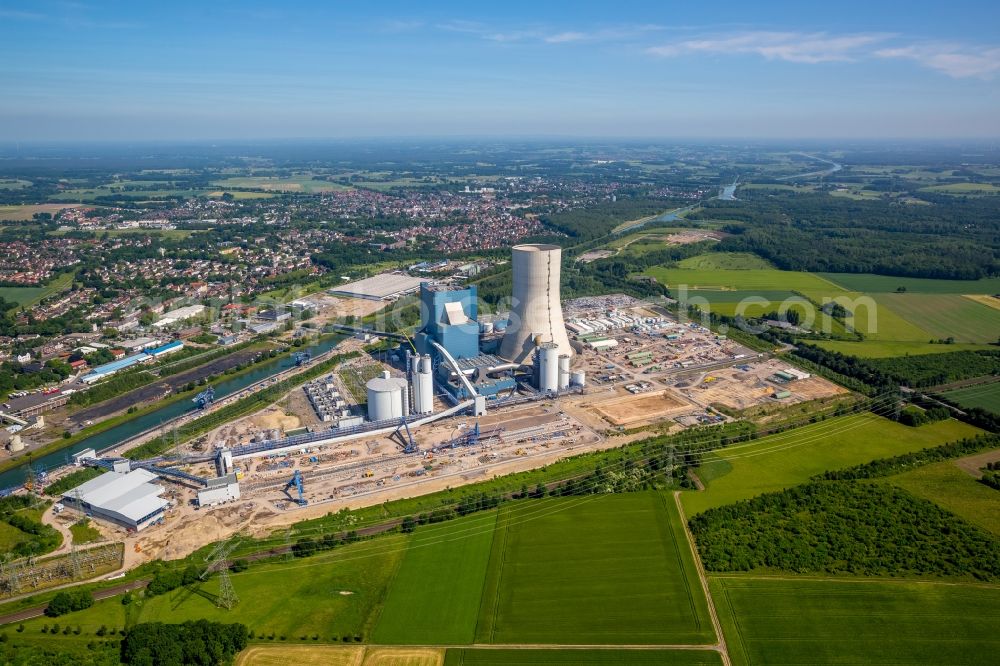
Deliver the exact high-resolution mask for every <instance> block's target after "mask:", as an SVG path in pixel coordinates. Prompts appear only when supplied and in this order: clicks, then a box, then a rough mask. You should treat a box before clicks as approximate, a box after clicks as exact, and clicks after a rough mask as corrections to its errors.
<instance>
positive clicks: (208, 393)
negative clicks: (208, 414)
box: [191, 386, 215, 409]
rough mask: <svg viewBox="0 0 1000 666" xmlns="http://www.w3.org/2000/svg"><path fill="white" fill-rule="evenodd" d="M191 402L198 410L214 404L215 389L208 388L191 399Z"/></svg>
mask: <svg viewBox="0 0 1000 666" xmlns="http://www.w3.org/2000/svg"><path fill="white" fill-rule="evenodd" d="M191 402H193V403H194V404H195V405H196V406H197V407H198V409H205V408H206V407H208V406H209V405H210V404H211V403H213V402H215V389H214V388H212V387H211V386H209V387H208V388H207V389H205V390H204V391H202V392H201V393H199V394H198V395H196V396H195V397H193V398H191Z"/></svg>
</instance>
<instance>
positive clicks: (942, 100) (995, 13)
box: [0, 0, 1000, 141]
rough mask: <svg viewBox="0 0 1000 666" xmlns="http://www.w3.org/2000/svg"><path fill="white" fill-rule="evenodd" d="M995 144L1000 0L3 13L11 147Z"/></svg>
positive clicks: (79, 7) (33, 6) (22, 5)
mask: <svg viewBox="0 0 1000 666" xmlns="http://www.w3.org/2000/svg"><path fill="white" fill-rule="evenodd" d="M470 135H480V136H484V135H485V136H505V135H506V136H616V137H624V136H641V137H664V138H723V137H745V138H806V137H809V138H812V137H816V138H827V137H830V138H868V137H887V138H896V137H900V138H905V137H926V138H950V137H991V138H995V137H998V136H1000V3H998V2H995V1H994V2H988V1H982V2H963V1H961V0H959V1H952V2H948V3H941V2H922V1H917V2H909V3H899V2H879V1H878V0H869V1H868V2H837V3H814V2H803V1H801V0H800V1H798V2H772V3H766V4H765V3H755V2H747V1H746V0H741V1H740V2H728V1H717V2H627V1H619V2H609V1H608V2H594V3H587V2H566V3H562V2H560V3H555V2H543V1H542V0H536V1H535V2H518V1H514V2H491V3H472V2H465V3H453V2H432V1H425V2H346V1H343V2H334V1H330V2H287V3H277V2H274V3H269V2H254V1H252V0H246V1H243V2H212V1H210V0H205V1H202V2H183V1H179V0H171V1H169V2H158V3H147V2H98V1H96V0H95V1H84V2H54V1H50V0H34V1H31V2H19V1H16V0H0V140H22V141H30V140H143V139H145V140H172V139H199V140H201V139H227V138H232V139H247V138H251V139H255V138H256V139H264V138H284V137H317V138H319V137H369V136H470Z"/></svg>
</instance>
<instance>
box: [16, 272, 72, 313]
mask: <svg viewBox="0 0 1000 666" xmlns="http://www.w3.org/2000/svg"><path fill="white" fill-rule="evenodd" d="M73 276H74V273H62V274H61V275H59V276H58V277H57V278H55V279H54V280H52V281H51V282H49V283H48V284H47V285H45V286H44V287H0V298H3V299H4V300H6V301H13V302H16V303H17V304H18V305H23V306H24V307H31V306H32V305H34V304H36V303H38V302H39V301H41V300H42V299H43V298H47V297H48V296H51V295H52V294H55V293H58V292H60V291H65V290H67V289H69V288H70V287H71V286H72V285H73Z"/></svg>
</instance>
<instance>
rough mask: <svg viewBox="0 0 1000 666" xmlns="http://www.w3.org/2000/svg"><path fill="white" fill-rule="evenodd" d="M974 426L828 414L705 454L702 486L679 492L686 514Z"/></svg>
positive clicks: (965, 431) (960, 433)
mask: <svg viewBox="0 0 1000 666" xmlns="http://www.w3.org/2000/svg"><path fill="white" fill-rule="evenodd" d="M977 432H979V431H978V430H977V429H976V428H973V427H972V426H969V425H966V424H964V423H961V422H959V421H954V420H948V421H938V422H937V423H930V424H927V425H924V426H921V427H919V428H911V427H909V426H904V425H899V424H898V423H895V422H894V421H890V420H888V419H884V418H882V417H880V416H875V415H874V414H871V413H869V412H865V413H863V414H854V415H850V416H842V417H837V418H831V419H827V420H825V421H821V422H819V423H814V424H811V425H807V426H804V427H802V428H796V429H794V430H790V431H787V432H783V433H780V434H777V435H771V436H769V437H762V438H761V439H758V440H756V441H753V442H749V443H746V444H739V445H735V446H731V447H729V448H727V449H725V450H723V451H718V452H715V453H710V454H708V455H707V456H706V457H705V460H704V461H703V462H702V464H701V467H699V468H698V471H697V473H698V476H699V477H700V478H701V480H702V481H703V482H704V483H705V486H706V489H705V490H704V491H691V492H685V493H683V494H682V495H681V499H682V500H683V503H684V511H685V513H687V515H688V516H692V515H694V514H696V513H699V512H701V511H704V510H705V509H709V508H712V507H716V506H723V505H725V504H732V503H733V502H736V501H738V500H741V499H749V498H751V497H755V496H757V495H760V494H761V493H766V492H770V491H774V490H781V489H783V488H789V487H791V486H794V485H797V484H799V483H805V482H806V481H808V480H809V478H810V477H812V476H813V475H815V474H820V473H822V472H824V471H826V470H831V469H841V468H844V467H850V466H851V465H857V464H859V463H863V462H868V461H870V460H874V459H876V458H884V457H889V456H894V455H899V454H901V453H907V452H910V451H917V450H919V449H924V448H928V447H931V446H937V445H938V444H943V443H945V442H950V441H953V440H956V439H961V438H963V437H968V436H970V435H973V434H975V433H977Z"/></svg>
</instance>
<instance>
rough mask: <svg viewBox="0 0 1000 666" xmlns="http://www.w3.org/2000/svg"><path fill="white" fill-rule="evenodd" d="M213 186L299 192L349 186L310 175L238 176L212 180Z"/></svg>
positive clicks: (329, 190)
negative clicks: (317, 178)
mask: <svg viewBox="0 0 1000 666" xmlns="http://www.w3.org/2000/svg"><path fill="white" fill-rule="evenodd" d="M212 185H213V186H214V187H218V188H221V189H223V190H225V189H227V188H233V187H236V188H242V189H253V190H264V191H265V192H301V193H303V194H322V193H324V192H337V191H341V190H348V189H350V188H349V187H347V186H345V185H341V184H340V183H332V182H330V181H328V180H316V179H314V178H313V177H312V176H311V175H297V176H288V177H278V176H238V177H234V178H225V179H223V180H216V181H212Z"/></svg>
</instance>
